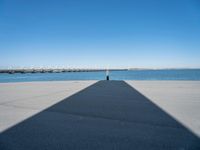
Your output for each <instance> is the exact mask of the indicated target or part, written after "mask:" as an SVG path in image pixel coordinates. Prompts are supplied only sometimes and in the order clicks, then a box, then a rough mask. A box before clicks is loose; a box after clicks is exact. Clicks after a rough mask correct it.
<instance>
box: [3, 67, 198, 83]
mask: <svg viewBox="0 0 200 150" xmlns="http://www.w3.org/2000/svg"><path fill="white" fill-rule="evenodd" d="M109 76H110V80H200V69H172V70H170V69H168V70H129V71H109ZM105 78H106V72H105V71H99V72H63V73H25V74H21V73H15V74H5V73H2V74H0V82H1V83H2V82H30V81H65V80H105Z"/></svg>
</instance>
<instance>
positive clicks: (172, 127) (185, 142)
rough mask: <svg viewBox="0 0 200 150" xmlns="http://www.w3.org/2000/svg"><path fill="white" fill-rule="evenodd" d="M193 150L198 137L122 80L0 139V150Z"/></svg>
mask: <svg viewBox="0 0 200 150" xmlns="http://www.w3.org/2000/svg"><path fill="white" fill-rule="evenodd" d="M12 149H14V150H56V149H58V150H60V149H63V150H69V149H70V150H71V149H73V150H74V149H80V150H84V149H90V150H95V149H108V150H111V149H122V150H124V149H128V150H130V149H136V150H140V149H141V150H147V149H148V150H154V149H157V150H163V149H169V150H172V149H174V150H187V149H188V150H197V149H198V150H199V149H200V139H199V138H198V137H197V136H195V135H194V134H193V133H191V132H190V131H189V130H188V129H186V128H185V127H184V126H182V125H181V124H180V123H179V122H177V121H176V120H175V119H173V118H172V117H171V116H169V115H168V114H167V113H165V112H164V111H163V110H161V109H160V108H159V107H157V106H156V105H154V104H153V103H152V102H151V101H150V100H149V99H147V98H146V97H145V96H143V95H142V94H141V93H139V92H138V91H137V90H135V89H134V88H132V87H131V86H129V85H128V84H127V83H126V82H124V81H99V82H97V83H95V84H93V85H92V86H90V87H88V88H86V89H84V90H82V91H80V92H78V93H76V94H74V95H73V96H71V97H68V98H66V99H64V100H62V101H61V102H59V103H57V104H55V105H53V106H51V107H49V108H48V109H46V110H44V111H42V112H40V113H38V114H37V115H35V116H33V117H31V118H28V119H27V120H25V121H23V122H21V123H19V124H17V125H16V126H14V127H12V128H10V129H8V130H7V131H5V132H3V133H2V134H1V135H0V150H12Z"/></svg>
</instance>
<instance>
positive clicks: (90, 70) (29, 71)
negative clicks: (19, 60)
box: [0, 68, 128, 80]
mask: <svg viewBox="0 0 200 150" xmlns="http://www.w3.org/2000/svg"><path fill="white" fill-rule="evenodd" d="M126 70H128V69H109V70H108V69H77V68H76V69H0V73H8V74H15V73H21V74H24V73H63V72H97V71H98V72H99V71H106V79H107V80H109V71H126Z"/></svg>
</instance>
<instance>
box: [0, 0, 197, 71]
mask: <svg viewBox="0 0 200 150" xmlns="http://www.w3.org/2000/svg"><path fill="white" fill-rule="evenodd" d="M41 66H44V67H56V66H58V67H62V66H66V67H79V68H84V67H120V68H121V67H147V68H161V67H165V68H166V67H167V68H168V67H200V1H199V0H0V67H1V68H5V67H41Z"/></svg>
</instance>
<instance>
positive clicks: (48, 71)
mask: <svg viewBox="0 0 200 150" xmlns="http://www.w3.org/2000/svg"><path fill="white" fill-rule="evenodd" d="M106 70H107V69H54V68H52V69H0V73H7V74H15V73H22V74H25V73H63V72H100V71H106ZM142 70H147V71H148V70H149V71H151V70H152V71H154V70H155V71H156V70H200V68H160V69H159V68H158V69H153V68H128V69H109V71H142Z"/></svg>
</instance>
